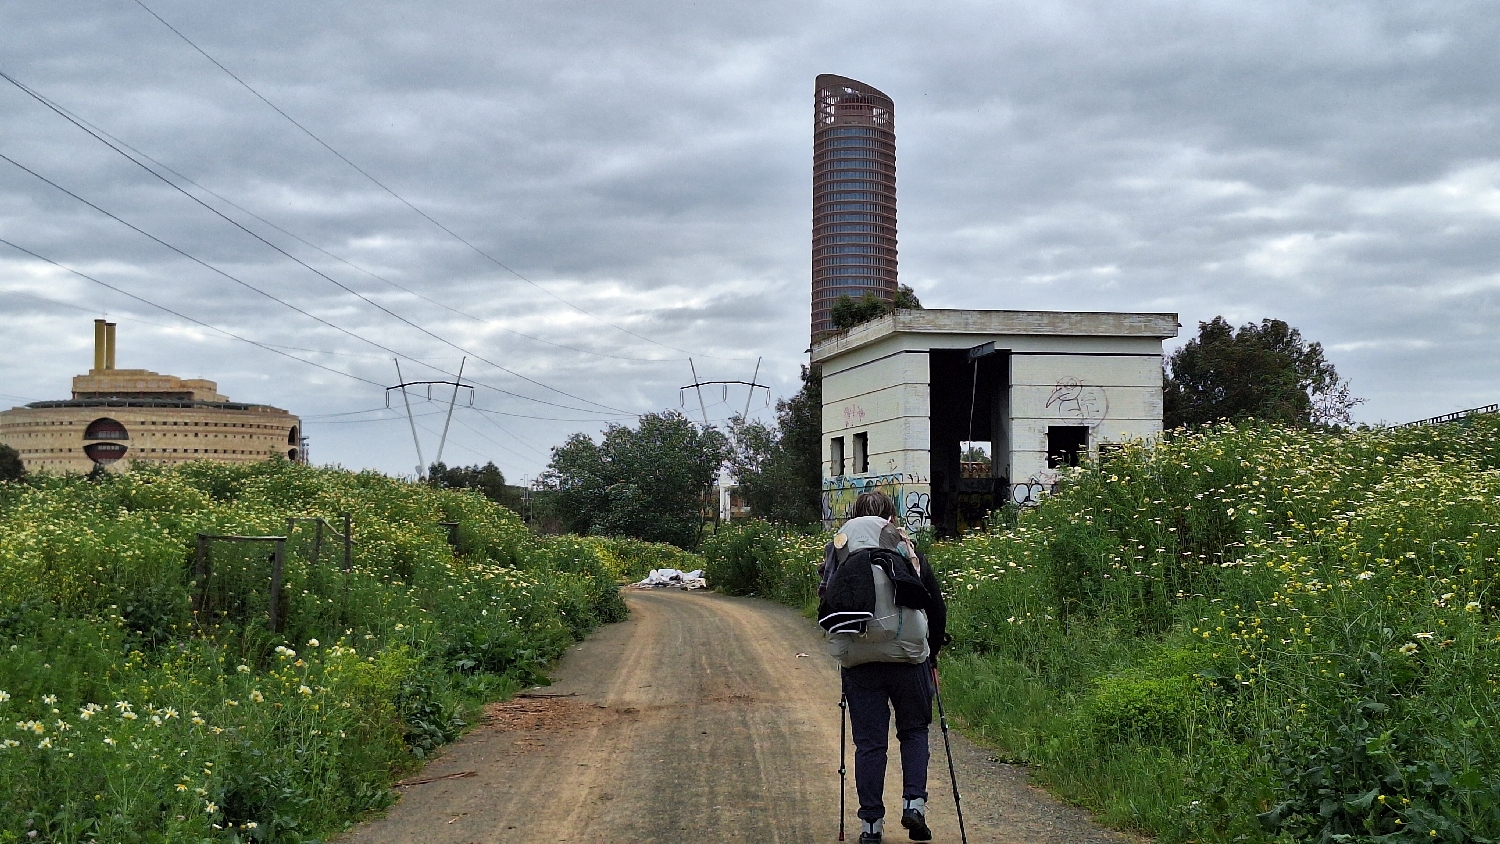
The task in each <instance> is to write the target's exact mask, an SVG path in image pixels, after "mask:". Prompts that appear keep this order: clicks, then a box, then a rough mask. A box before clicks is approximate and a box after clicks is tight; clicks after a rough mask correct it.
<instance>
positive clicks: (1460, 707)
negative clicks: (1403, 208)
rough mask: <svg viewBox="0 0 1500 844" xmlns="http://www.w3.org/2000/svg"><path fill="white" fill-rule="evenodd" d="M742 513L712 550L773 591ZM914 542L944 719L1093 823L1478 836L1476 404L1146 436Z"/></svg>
mask: <svg viewBox="0 0 1500 844" xmlns="http://www.w3.org/2000/svg"><path fill="white" fill-rule="evenodd" d="M744 530H745V532H746V537H740V538H738V539H734V540H733V541H734V542H738V543H741V544H739V545H735V546H733V547H731V548H726V549H725V550H724V551H723V552H722V553H719V554H718V556H717V559H719V560H721V561H722V563H723V564H724V565H726V566H730V567H731V571H730V572H728V573H727V574H732V575H733V578H732V581H733V583H735V584H738V585H739V588H742V589H744V588H747V586H746V585H748V584H753V586H750V587H748V591H755V592H757V593H758V594H763V595H767V596H769V597H774V598H778V599H781V597H780V596H779V595H778V593H777V592H776V591H775V590H771V589H768V588H767V587H766V585H765V584H766V582H767V581H768V580H770V579H774V578H775V577H776V576H777V572H780V571H783V570H784V569H785V562H784V560H785V559H787V558H786V557H785V556H782V555H777V554H775V553H771V552H767V551H763V550H760V549H763V548H767V547H770V546H772V545H773V544H774V541H775V538H774V537H773V536H772V535H770V534H769V533H768V532H767V530H766V529H749V528H746V529H744ZM752 538H753V541H752ZM725 541H726V542H729V541H730V540H725ZM792 556H793V557H794V558H796V559H799V560H800V561H801V563H800V564H801V565H803V566H806V565H808V564H810V563H812V562H813V561H814V559H815V557H816V556H818V554H817V551H816V549H811V548H810V549H808V550H807V551H805V552H802V553H801V556H800V557H797V556H796V555H792ZM929 556H930V560H931V562H932V564H933V566H934V568H935V569H936V570H937V571H938V572H939V574H940V575H941V576H942V579H943V580H944V582H945V591H946V594H947V595H948V596H949V631H950V633H951V634H952V635H953V636H954V638H955V640H956V641H955V644H954V646H953V648H952V649H951V651H950V652H945V653H946V654H947V655H946V656H945V659H944V663H943V672H944V679H945V683H946V685H945V692H947V694H948V695H949V696H950V697H951V698H952V700H951V702H950V708H951V709H952V710H953V712H954V714H955V716H956V717H958V718H959V719H960V720H961V721H962V722H963V723H964V724H966V725H967V726H968V727H969V728H970V729H972V730H974V731H975V732H976V733H977V734H978V735H979V736H980V737H981V738H982V739H984V740H986V741H989V742H991V743H993V744H994V745H995V746H997V747H998V748H999V749H1000V751H1001V752H1002V753H1003V754H1004V755H1005V756H1006V757H1007V758H1011V759H1016V760H1019V761H1025V762H1029V763H1032V764H1033V765H1034V766H1035V768H1034V770H1035V771H1036V774H1037V776H1038V777H1040V778H1041V779H1042V781H1044V782H1045V783H1047V784H1048V785H1050V786H1051V787H1053V788H1054V789H1056V790H1058V791H1059V792H1060V793H1061V794H1063V795H1064V796H1066V797H1068V798H1069V799H1072V800H1074V801H1077V802H1080V803H1082V804H1084V805H1087V806H1089V807H1091V808H1093V809H1095V810H1096V811H1098V812H1100V813H1101V814H1102V816H1103V817H1104V818H1106V819H1107V820H1109V821H1110V822H1111V823H1115V824H1117V825H1121V826H1125V827H1130V828H1135V829H1140V830H1142V831H1146V832H1149V833H1152V834H1154V835H1156V836H1157V837H1159V838H1160V839H1162V840H1163V841H1167V842H1171V841H1189V840H1192V841H1268V842H1269V841H1280V842H1284V841H1319V842H1333V841H1339V842H1344V841H1348V842H1356V841H1372V842H1373V841H1383V842H1397V841H1416V840H1419V839H1420V840H1423V841H1464V842H1468V841H1476V842H1477V841H1486V840H1500V774H1497V771H1500V694H1497V691H1500V624H1497V619H1500V599H1497V597H1496V592H1495V589H1494V585H1495V582H1496V575H1497V568H1500V417H1496V416H1484V417H1473V418H1470V419H1468V420H1466V421H1464V422H1462V423H1455V424H1450V425H1445V426H1434V427H1420V428H1403V429H1374V430H1362V431H1329V430H1306V429H1294V428H1279V427H1274V426H1267V425H1259V424H1254V423H1247V424H1243V425H1238V426H1230V425H1219V426H1211V427H1208V428H1204V429H1200V430H1198V431H1196V432H1192V433H1185V434H1184V433H1173V434H1171V435H1170V436H1168V437H1167V438H1165V439H1164V440H1163V441H1161V442H1159V443H1157V444H1155V445H1154V446H1152V447H1146V446H1144V445H1140V444H1137V445H1131V446H1127V447H1125V448H1122V449H1121V450H1119V451H1118V452H1116V453H1114V454H1113V455H1111V457H1110V460H1109V462H1108V463H1107V464H1106V465H1103V466H1085V467H1082V468H1079V469H1077V470H1072V471H1070V472H1068V473H1066V475H1065V478H1064V480H1063V484H1062V489H1061V491H1060V492H1059V493H1058V494H1056V495H1053V496H1050V497H1048V498H1046V499H1044V500H1043V501H1042V502H1041V504H1040V505H1039V506H1036V507H1029V508H1026V509H1024V510H1023V511H1021V512H1020V513H1018V514H1017V515H1016V517H1015V523H1014V525H1012V526H1009V527H1007V528H1005V529H1003V530H998V531H996V532H995V533H992V534H988V535H970V536H967V537H965V538H964V539H963V540H962V541H959V542H940V543H937V544H935V545H934V546H933V548H932V551H931V554H930V555H929ZM710 559H711V560H713V559H715V556H714V555H713V554H710ZM794 568H795V567H794ZM791 603H796V600H795V599H794V600H792V601H791Z"/></svg>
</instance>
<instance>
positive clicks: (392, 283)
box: [31, 89, 681, 363]
mask: <svg viewBox="0 0 1500 844" xmlns="http://www.w3.org/2000/svg"><path fill="white" fill-rule="evenodd" d="M31 93H32V94H33V95H35V96H39V97H41V98H42V99H45V100H46V101H47V104H48V105H49V106H51V107H52V108H54V109H55V110H56V111H58V112H59V113H60V114H63V115H65V116H67V117H69V118H71V119H73V120H76V121H77V122H79V123H82V124H84V125H85V126H87V127H89V128H90V129H92V130H93V131H95V132H98V133H99V134H100V135H103V136H104V137H106V138H108V139H110V140H111V141H114V142H115V143H117V144H119V145H120V146H122V147H124V148H125V149H128V150H130V151H131V152H133V153H135V154H136V155H139V156H140V157H141V158H144V159H146V160H147V161H150V162H151V163H152V164H155V165H156V166H157V167H160V168H161V169H163V170H165V171H167V172H168V173H171V174H172V175H173V176H176V177H177V178H179V179H181V180H182V181H184V182H187V183H188V184H190V185H192V186H193V187H195V188H197V189H198V190H201V191H203V192H204V193H206V194H208V195H209V196H212V197H214V198H215V199H217V200H219V201H220V202H223V203H224V204H225V205H228V206H230V207H231V208H234V209H235V210H237V211H239V212H240V213H242V214H245V215H246V216H249V217H253V218H254V219H256V220H258V221H260V222H261V223H263V224H265V225H267V226H270V227H271V228H273V229H275V230H276V231H278V232H281V233H282V234H284V235H286V236H287V237H289V238H291V239H293V240H295V241H297V242H298V243H300V244H302V245H303V246H306V247H307V248H309V249H312V250H314V251H316V252H318V253H320V254H322V255H326V256H327V257H329V258H332V259H333V260H335V261H338V262H339V263H341V264H343V265H345V266H347V267H350V268H351V269H355V270H358V271H359V272H362V273H364V274H365V275H367V276H369V277H370V278H373V279H376V280H377V281H381V282H384V283H385V284H388V285H390V286H391V287H394V288H396V289H397V290H400V291H401V292H403V293H408V294H410V295H412V296H415V297H417V298H418V299H421V300H422V301H424V302H428V303H430V304H433V305H436V306H438V307H439V308H442V309H444V310H446V311H449V312H451V313H455V314H458V315H459V316H461V317H465V318H467V319H471V320H474V321H475V322H478V323H480V324H482V325H487V326H491V327H493V328H498V329H500V330H501V331H504V332H506V333H508V334H514V335H516V336H517V337H524V338H525V339H527V340H531V341H534V342H537V343H543V344H545V345H548V346H553V347H555V348H559V349H567V350H568V351H570V352H578V353H579V354H584V355H594V356H595V357H602V358H610V359H613V360H624V361H634V362H637V363H674V362H677V361H679V360H681V358H638V357H631V356H630V355H612V354H609V353H608V352H596V351H593V350H591V349H580V348H578V347H577V346H569V345H568V344H566V343H558V342H554V341H552V340H548V339H546V338H543V337H537V336H534V335H531V334H527V333H526V332H524V331H517V330H515V329H514V328H509V327H507V326H504V325H499V324H497V323H495V322H494V321H493V320H490V319H486V318H484V317H480V316H475V315H474V314H471V313H469V312H468V311H465V310H462V309H460V308H455V307H453V306H452V305H449V304H447V303H446V302H440V301H438V300H437V299H434V298H432V297H430V296H427V295H426V294H424V293H421V292H419V291H416V290H413V289H411V288H410V287H407V286H405V285H403V284H400V283H398V282H395V281H392V280H390V279H388V278H386V277H385V276H383V275H380V274H379V273H377V272H375V271H373V270H370V269H368V268H366V267H362V266H360V265H359V264H356V263H354V262H353V261H350V260H348V259H347V258H344V257H342V256H340V255H337V254H335V253H333V252H330V251H328V250H327V249H324V248H323V247H321V246H319V245H317V244H316V243H313V242H311V241H309V240H307V239H306V238H304V237H302V236H300V235H298V234H297V233H295V232H292V231H289V230H287V229H285V228H283V227H281V226H278V225H277V224H275V223H273V222H271V221H270V220H267V219H266V218H265V217H262V216H260V215H259V214H257V213H255V212H254V211H251V210H250V209H248V208H246V207H245V206H243V205H240V204H239V203H237V202H235V201H234V200H232V199H230V198H229V197H227V196H225V195H223V194H222V193H219V192H217V191H215V190H214V189H212V188H210V187H207V186H205V185H203V184H202V183H201V182H197V181H194V180H193V179H192V178H191V177H189V176H186V175H184V174H183V173H182V172H181V171H179V170H175V169H173V168H172V167H171V166H170V165H168V164H165V163H163V162H162V161H161V160H160V159H158V158H154V157H152V156H151V155H150V154H149V153H146V152H143V151H142V150H140V149H139V148H138V147H134V146H132V145H131V144H130V143H129V142H127V141H125V140H122V139H121V138H120V137H119V136H117V135H113V134H111V133H110V132H109V131H107V130H105V129H103V128H102V127H100V126H99V125H98V124H97V123H94V122H92V121H90V120H87V119H85V118H84V117H81V116H79V115H78V114H77V113H76V112H73V111H71V110H69V109H68V108H66V107H64V106H62V105H60V104H58V102H57V101H56V100H53V99H51V98H50V97H45V96H42V95H40V94H38V93H37V91H36V90H35V89H32V91H31Z"/></svg>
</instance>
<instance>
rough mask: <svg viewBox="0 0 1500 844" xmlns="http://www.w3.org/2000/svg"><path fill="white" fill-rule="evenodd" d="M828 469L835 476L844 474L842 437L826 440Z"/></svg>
mask: <svg viewBox="0 0 1500 844" xmlns="http://www.w3.org/2000/svg"><path fill="white" fill-rule="evenodd" d="M828 471H829V474H831V475H832V476H833V477H835V478H837V477H838V476H840V475H842V474H844V438H843V437H833V438H832V439H830V440H829V441H828Z"/></svg>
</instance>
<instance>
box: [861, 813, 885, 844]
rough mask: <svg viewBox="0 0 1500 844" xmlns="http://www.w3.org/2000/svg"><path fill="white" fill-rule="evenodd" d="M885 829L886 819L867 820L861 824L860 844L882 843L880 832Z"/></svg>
mask: <svg viewBox="0 0 1500 844" xmlns="http://www.w3.org/2000/svg"><path fill="white" fill-rule="evenodd" d="M884 829H885V819H884V818H882V819H881V820H878V821H865V822H864V823H861V824H860V825H859V844H880V833H881V832H882V831H884Z"/></svg>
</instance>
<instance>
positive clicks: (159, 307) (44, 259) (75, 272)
mask: <svg viewBox="0 0 1500 844" xmlns="http://www.w3.org/2000/svg"><path fill="white" fill-rule="evenodd" d="M3 157H4V156H3V155H0V158H3ZM6 160H7V161H9V160H10V159H6ZM0 243H3V244H5V245H6V246H9V247H10V248H12V249H14V250H16V251H17V252H22V253H24V254H27V255H30V256H31V257H33V258H35V259H37V260H38V261H42V262H45V263H48V264H51V265H52V266H54V267H57V268H58V269H60V270H66V271H68V272H70V273H72V274H73V275H76V276H79V277H80V278H85V279H88V280H89V281H92V282H93V283H95V284H97V285H99V286H101V287H107V288H109V289H110V290H113V291H114V292H116V293H118V294H120V295H121V296H126V297H129V298H131V299H134V300H136V301H137V302H140V303H142V304H146V305H150V306H151V307H153V308H156V309H157V310H160V311H165V312H166V313H169V314H171V315H172V316H175V317H177V318H178V319H185V320H187V321H188V322H191V323H193V324H194V325H200V326H202V327H204V328H207V329H209V330H210V331H216V332H218V333H220V334H223V335H224V336H225V337H229V338H232V339H235V340H239V341H240V342H242V343H249V344H250V345H252V346H255V347H256V348H258V349H265V350H266V351H268V352H270V353H271V354H275V355H281V356H282V357H284V358H288V359H290V360H294V361H297V362H298V363H305V364H307V365H308V366H315V367H317V368H318V369H321V370H323V371H324V372H332V373H333V374H334V375H342V376H344V377H345V378H353V379H354V380H356V381H362V382H364V383H366V384H370V385H372V386H376V387H383V386H384V385H383V384H380V383H377V382H375V381H371V380H370V379H368V378H361V377H360V376H358V375H354V374H351V373H348V372H343V371H341V370H337V369H334V368H333V367H329V366H324V365H323V364H321V363H317V362H315V361H310V360H304V359H303V358H299V357H297V356H296V355H293V354H288V353H287V352H283V351H281V350H280V349H276V348H273V347H271V346H267V345H266V344H264V343H257V342H256V341H254V340H251V339H250V338H248V337H241V336H240V335H238V334H235V333H234V332H232V331H228V330H226V329H223V328H219V327H218V326H216V325H210V324H209V323H206V322H204V321H202V320H199V319H194V318H192V317H190V316H188V315H187V314H184V313H181V312H179V311H174V310H172V309H171V308H169V307H167V306H166V305H158V304H156V303H155V302H153V301H151V300H150V299H145V298H142V297H140V296H137V295H135V294H134V293H131V292H129V291H127V290H122V289H120V288H118V287H116V286H114V285H113V284H110V283H109V282H107V281H100V280H99V279H97V278H94V277H93V276H91V275H89V274H87V273H84V272H80V271H79V270H75V269H73V268H72V267H69V266H67V265H65V264H60V263H58V262H57V261H54V260H52V259H51V258H47V257H44V256H42V255H38V254H37V253H35V252H32V251H31V250H30V249H27V248H26V247H24V246H19V245H17V244H14V243H11V242H10V241H8V240H6V239H4V238H0Z"/></svg>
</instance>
